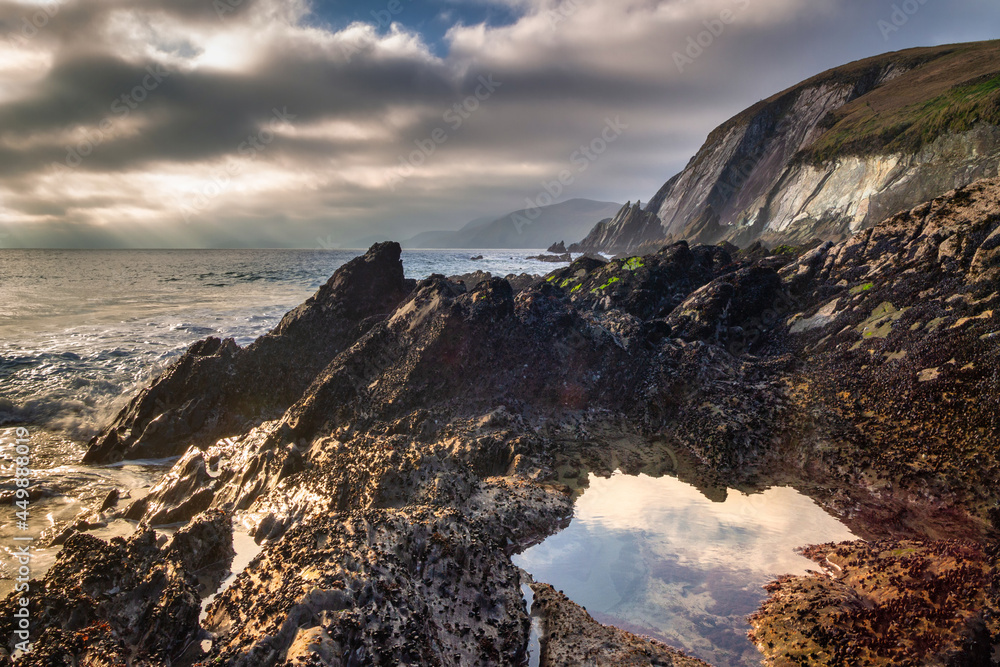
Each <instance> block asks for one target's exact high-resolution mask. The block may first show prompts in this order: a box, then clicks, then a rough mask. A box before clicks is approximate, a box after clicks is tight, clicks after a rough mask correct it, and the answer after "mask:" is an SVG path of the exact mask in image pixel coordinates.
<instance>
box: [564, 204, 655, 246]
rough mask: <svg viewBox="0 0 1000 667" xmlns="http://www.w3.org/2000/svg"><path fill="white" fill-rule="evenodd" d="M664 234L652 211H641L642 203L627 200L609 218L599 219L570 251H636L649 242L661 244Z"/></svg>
mask: <svg viewBox="0 0 1000 667" xmlns="http://www.w3.org/2000/svg"><path fill="white" fill-rule="evenodd" d="M665 237H666V234H665V233H664V231H663V227H662V226H661V224H660V219H659V218H658V217H657V216H656V213H655V212H646V211H643V210H642V203H641V202H638V201H637V202H636V203H635V204H633V203H632V202H628V203H627V204H625V206H623V207H622V209H621V210H620V211H618V214H617V215H616V216H615V217H614V218H612V219H610V220H602V221H601V222H599V223H597V225H595V226H594V229H592V230H591V231H590V233H589V234H587V236H586V237H585V238H584V239H583V240H582V241H580V242H579V243H574V244H573V245H572V246H570V251H571V252H608V253H637V252H638V251H639V249H640V248H641V247H643V246H646V245H648V244H656V243H658V244H659V245H663V244H664V243H665V242H666V238H665Z"/></svg>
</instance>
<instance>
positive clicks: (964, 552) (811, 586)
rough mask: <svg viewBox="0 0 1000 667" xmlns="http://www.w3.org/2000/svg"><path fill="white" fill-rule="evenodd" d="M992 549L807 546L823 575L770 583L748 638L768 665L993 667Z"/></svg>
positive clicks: (902, 544) (998, 607) (998, 598)
mask: <svg viewBox="0 0 1000 667" xmlns="http://www.w3.org/2000/svg"><path fill="white" fill-rule="evenodd" d="M991 551H992V553H987V552H986V551H984V550H983V548H982V547H981V546H980V545H977V544H975V543H971V542H962V541H956V540H950V541H940V542H925V541H910V540H904V541H889V542H886V541H877V542H872V543H864V542H848V543H843V544H824V545H819V546H813V547H810V548H808V549H806V550H805V552H804V553H805V555H806V556H808V557H809V558H811V559H812V560H814V561H816V563H818V564H819V565H820V567H821V568H822V569H823V571H824V574H819V573H817V574H814V575H813V576H809V577H783V578H782V579H780V580H778V581H777V582H775V583H773V584H770V585H769V586H768V590H769V591H770V593H771V598H770V599H769V600H768V601H767V602H766V603H765V604H764V606H763V608H762V609H761V610H760V611H759V612H758V613H757V614H756V615H754V616H753V617H752V619H751V622H752V625H753V630H752V632H751V636H752V638H753V640H754V641H755V642H756V643H757V645H758V646H759V647H760V648H761V650H762V651H763V653H764V655H765V656H766V657H767V658H768V661H769V663H771V664H810V665H820V664H822V665H843V664H860V665H927V664H938V665H989V664H991V662H992V661H993V660H994V659H995V657H996V656H995V654H994V650H995V644H996V638H997V632H998V630H1000V615H998V613H1000V587H998V586H1000V574H998V571H997V552H996V550H995V549H993V550H991ZM800 619H801V620H800Z"/></svg>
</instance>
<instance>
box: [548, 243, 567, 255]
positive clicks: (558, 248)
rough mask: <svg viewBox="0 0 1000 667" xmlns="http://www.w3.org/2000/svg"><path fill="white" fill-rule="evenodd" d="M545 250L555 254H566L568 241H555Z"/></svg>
mask: <svg viewBox="0 0 1000 667" xmlns="http://www.w3.org/2000/svg"><path fill="white" fill-rule="evenodd" d="M545 252H550V253H552V254H553V255H565V254H566V242H565V241H559V242H558V243H553V244H552V245H550V246H549V249H548V250H546V251H545Z"/></svg>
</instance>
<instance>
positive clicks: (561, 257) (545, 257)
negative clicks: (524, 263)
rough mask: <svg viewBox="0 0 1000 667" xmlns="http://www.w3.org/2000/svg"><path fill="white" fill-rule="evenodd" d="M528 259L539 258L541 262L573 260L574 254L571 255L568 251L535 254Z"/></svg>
mask: <svg viewBox="0 0 1000 667" xmlns="http://www.w3.org/2000/svg"><path fill="white" fill-rule="evenodd" d="M528 259H535V260H538V261H539V262H553V263H557V262H571V261H573V257H572V255H570V254H569V253H568V252H564V253H563V254H561V255H533V256H532V257H529V258H528Z"/></svg>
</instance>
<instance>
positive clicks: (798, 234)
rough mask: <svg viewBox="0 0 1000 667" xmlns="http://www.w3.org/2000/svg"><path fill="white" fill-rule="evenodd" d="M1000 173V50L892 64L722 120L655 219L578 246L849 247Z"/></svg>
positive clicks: (609, 226)
mask: <svg viewBox="0 0 1000 667" xmlns="http://www.w3.org/2000/svg"><path fill="white" fill-rule="evenodd" d="M998 163H1000V41H992V42H978V43H972V44H957V45H951V46H939V47H932V48H920V49H910V50H907V51H899V52H896V53H888V54H885V55H881V56H877V57H874V58H868V59H866V60H860V61H857V62H854V63H851V64H848V65H844V66H842V67H838V68H835V69H832V70H830V71H827V72H824V73H823V74H819V75H817V76H815V77H813V78H811V79H809V80H807V81H804V82H803V83H800V84H799V85H797V86H793V87H792V88H789V89H788V90H785V91H784V92H781V93H778V94H777V95H775V96H774V97H771V98H769V99H766V100H763V101H761V102H759V103H757V104H755V105H754V106H752V107H750V108H749V109H747V110H746V111H744V112H742V113H740V114H739V115H737V116H735V117H734V118H732V119H730V120H729V121H727V122H725V123H724V124H722V125H721V126H720V127H718V128H717V129H716V130H714V131H713V132H712V133H711V134H710V135H709V137H708V139H707V141H706V142H705V144H704V146H702V148H701V150H700V151H698V154H697V155H695V156H694V158H692V159H691V161H690V162H689V163H688V165H687V167H685V169H684V170H683V171H682V172H681V173H680V174H678V175H677V176H675V177H674V178H672V179H670V181H668V182H667V183H666V184H665V185H664V186H663V187H662V188H661V189H660V191H659V192H658V193H656V195H655V196H654V197H653V198H652V199H651V200H650V202H649V204H648V205H647V206H646V207H645V210H642V211H640V210H638V208H637V207H635V206H630V207H627V208H625V209H622V210H621V211H619V212H618V215H616V216H615V218H614V220H612V221H611V222H609V223H604V224H602V225H600V226H595V227H594V229H593V230H592V231H591V233H590V234H589V235H588V236H587V238H586V239H585V240H584V241H582V242H581V243H580V244H578V247H579V248H581V249H586V250H597V251H606V252H634V251H635V250H637V249H638V248H640V247H641V246H643V245H645V246H647V247H658V246H659V245H662V244H663V242H665V241H667V240H668V239H674V240H678V239H686V240H689V241H693V242H698V243H718V242H720V241H730V242H733V243H735V244H737V245H741V246H746V245H749V244H751V243H753V242H754V241H757V240H761V241H763V242H765V243H768V244H778V243H792V244H796V243H801V242H804V241H806V240H808V239H811V238H815V237H818V238H822V239H824V240H830V241H839V240H842V239H844V238H846V237H848V236H850V235H852V234H854V233H855V232H857V231H859V230H862V229H868V228H870V227H872V226H873V225H875V224H876V223H878V222H879V221H881V220H883V219H885V218H886V217H888V216H890V215H892V214H893V213H896V212H897V211H900V210H904V209H910V208H912V207H914V206H916V205H918V204H920V203H921V202H924V201H927V200H929V199H933V198H934V197H937V196H939V195H941V194H943V193H944V192H947V191H949V190H951V189H953V188H957V187H962V186H965V185H968V184H969V183H971V182H972V181H974V180H976V179H979V178H983V177H987V176H996V175H997V165H998ZM580 238H583V237H580ZM573 240H575V239H573Z"/></svg>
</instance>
